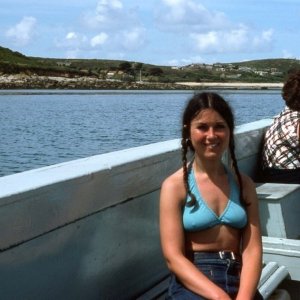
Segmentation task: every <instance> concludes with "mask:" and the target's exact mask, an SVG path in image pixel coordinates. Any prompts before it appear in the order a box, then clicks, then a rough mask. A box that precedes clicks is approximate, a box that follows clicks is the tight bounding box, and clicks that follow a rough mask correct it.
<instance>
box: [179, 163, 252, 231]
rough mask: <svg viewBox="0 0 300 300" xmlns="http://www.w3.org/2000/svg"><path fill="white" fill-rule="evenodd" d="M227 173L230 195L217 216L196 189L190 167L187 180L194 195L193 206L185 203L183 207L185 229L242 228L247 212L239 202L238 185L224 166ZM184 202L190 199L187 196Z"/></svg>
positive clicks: (192, 171)
mask: <svg viewBox="0 0 300 300" xmlns="http://www.w3.org/2000/svg"><path fill="white" fill-rule="evenodd" d="M225 170H226V172H227V174H228V179H229V186H230V195H229V199H228V203H227V206H226V208H225V210H224V211H223V213H222V214H221V215H220V216H218V215H217V214H216V213H215V212H214V211H213V210H212V209H211V208H210V207H209V206H208V205H207V203H206V202H205V200H204V199H203V198H202V196H201V194H200V191H199V189H198V186H197V183H196V180H195V174H194V170H193V169H191V171H190V172H189V175H188V182H189V185H190V189H191V192H192V193H193V194H194V195H195V197H196V203H195V205H193V206H187V205H185V206H184V208H183V227H184V229H185V230H186V231H200V230H204V229H208V228H211V227H214V226H216V225H222V224H223V225H228V226H231V227H234V228H237V229H242V228H243V227H245V226H246V224H247V213H246V211H245V209H244V207H243V206H242V205H241V203H240V191H239V187H238V185H237V183H236V181H235V179H234V177H233V175H232V173H231V172H230V171H229V170H228V169H227V168H226V167H225ZM186 200H187V201H186V203H187V202H188V201H190V197H189V196H188V197H187V199H186Z"/></svg>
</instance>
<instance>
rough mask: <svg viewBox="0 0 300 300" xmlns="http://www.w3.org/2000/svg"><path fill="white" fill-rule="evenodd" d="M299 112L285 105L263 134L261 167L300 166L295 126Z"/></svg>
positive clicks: (291, 167)
mask: <svg viewBox="0 0 300 300" xmlns="http://www.w3.org/2000/svg"><path fill="white" fill-rule="evenodd" d="M299 122H300V112H298V111H294V110H291V109H289V108H288V107H286V108H285V109H284V110H283V111H282V112H281V113H280V114H279V115H278V116H277V117H275V118H274V121H273V124H272V125H271V127H270V128H269V129H268V130H267V132H266V134H265V140H264V146H263V158H262V163H263V168H275V169H296V168H300V144H299V137H298V134H297V126H298V123H299Z"/></svg>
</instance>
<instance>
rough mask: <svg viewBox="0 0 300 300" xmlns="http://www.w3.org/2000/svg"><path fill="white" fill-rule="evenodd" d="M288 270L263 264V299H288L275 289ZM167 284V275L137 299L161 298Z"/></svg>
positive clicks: (259, 287)
mask: <svg viewBox="0 0 300 300" xmlns="http://www.w3.org/2000/svg"><path fill="white" fill-rule="evenodd" d="M288 275H289V274H288V270H287V268H286V267H284V266H279V265H278V264H277V263H276V262H269V263H267V264H265V265H264V267H263V270H262V273H261V277H260V281H259V285H258V290H259V292H260V293H261V295H262V296H263V298H264V299H270V300H271V299H272V300H289V299H290V297H289V295H288V293H287V292H286V291H285V290H282V289H277V287H278V286H279V284H280V283H281V282H282V281H283V280H284V279H285V278H286V277H288ZM168 284H169V276H167V277H165V278H164V279H163V280H162V281H160V282H159V283H158V284H156V285H155V286H153V287H152V288H150V289H149V290H148V291H146V292H145V293H144V294H142V295H140V296H139V297H138V298H137V300H163V299H165V296H166V292H167V289H168Z"/></svg>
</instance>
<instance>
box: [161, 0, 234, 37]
mask: <svg viewBox="0 0 300 300" xmlns="http://www.w3.org/2000/svg"><path fill="white" fill-rule="evenodd" d="M162 3H163V6H162V8H161V11H160V12H159V13H158V14H157V17H156V21H157V25H158V27H159V28H161V29H164V30H171V31H178V30H179V31H180V32H187V31H191V30H192V31H194V30H197V31H207V30H218V29H222V28H224V27H226V26H229V25H230V22H229V20H228V19H227V18H226V16H225V14H224V13H222V12H218V11H209V10H207V9H206V8H205V7H204V6H203V5H202V4H200V3H197V2H196V1H192V0H162Z"/></svg>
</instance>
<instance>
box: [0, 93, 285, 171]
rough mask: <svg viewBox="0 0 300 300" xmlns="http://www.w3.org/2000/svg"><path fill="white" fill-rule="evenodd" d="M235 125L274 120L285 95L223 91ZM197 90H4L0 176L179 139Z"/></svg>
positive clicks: (0, 106) (0, 111) (0, 99)
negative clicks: (186, 107)
mask: <svg viewBox="0 0 300 300" xmlns="http://www.w3.org/2000/svg"><path fill="white" fill-rule="evenodd" d="M218 92H219V93H220V94H222V96H224V98H225V99H227V100H228V101H229V103H230V104H231V106H232V108H233V110H234V113H235V117H236V124H237V125H239V124H243V123H247V122H251V121H255V120H259V119H261V118H271V117H273V116H274V115H276V114H277V113H279V112H280V110H281V109H282V108H283V105H284V103H283V101H282V99H281V96H280V91H279V90H276V91H247V90H246V91H245V90H242V91H225V90H224V91H218ZM193 93H194V92H193V91H36V90H26V91H24V90H19V91H17V90H9V91H8V90H6V91H5V90H2V91H0V121H1V122H0V132H1V143H0V176H4V175H8V174H13V173H17V172H22V171H25V170H29V169H33V168H38V167H42V166H47V165H51V164H55V163H59V162H64V161H69V160H73V159H77V158H82V157H87V156H91V155H96V154H101V153H106V152H110V151H114V150H120V149H124V148H129V147H134V146H140V145H144V144H149V143H154V142H160V141H164V140H169V139H174V138H179V137H180V118H181V113H182V110H183V107H184V105H185V102H186V100H187V99H189V98H190V97H191V96H192V95H193Z"/></svg>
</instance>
